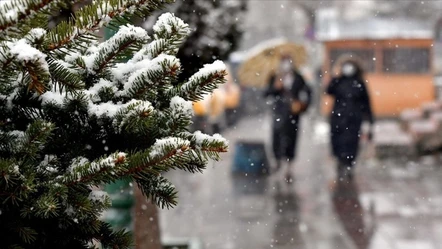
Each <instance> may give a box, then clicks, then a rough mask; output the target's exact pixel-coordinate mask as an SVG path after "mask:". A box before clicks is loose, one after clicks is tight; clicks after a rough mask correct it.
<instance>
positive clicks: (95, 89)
mask: <svg viewBox="0 0 442 249" xmlns="http://www.w3.org/2000/svg"><path fill="white" fill-rule="evenodd" d="M103 88H110V89H112V91H113V92H116V91H117V90H118V89H117V87H116V86H115V85H114V83H113V82H111V81H108V80H106V79H100V81H99V82H98V83H96V84H95V85H93V86H92V87H91V88H89V89H88V90H87V91H86V93H87V94H89V96H90V98H91V100H92V101H93V102H98V101H100V97H99V96H98V93H99V92H100V91H101V90H102V89H103Z"/></svg>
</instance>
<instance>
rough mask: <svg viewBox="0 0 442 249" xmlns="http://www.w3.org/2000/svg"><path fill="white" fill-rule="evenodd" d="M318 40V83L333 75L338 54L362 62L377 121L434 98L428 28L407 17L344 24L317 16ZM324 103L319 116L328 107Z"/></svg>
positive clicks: (329, 16)
mask: <svg viewBox="0 0 442 249" xmlns="http://www.w3.org/2000/svg"><path fill="white" fill-rule="evenodd" d="M318 19H319V20H318V27H317V28H318V32H317V38H318V39H319V40H320V41H322V42H323V44H324V48H325V49H324V53H325V55H324V62H323V70H322V73H323V77H322V79H323V80H322V84H323V86H324V85H326V84H327V83H328V82H329V81H330V79H331V78H332V77H333V75H335V74H336V73H337V72H335V66H336V65H335V63H336V61H337V60H338V58H339V57H340V56H342V55H349V56H352V57H355V58H356V59H358V60H360V61H361V62H362V65H363V66H364V70H365V77H366V80H367V81H368V84H367V86H368V88H369V91H370V93H371V101H372V105H373V108H374V112H375V114H376V115H377V116H382V117H395V116H397V115H398V114H400V113H401V111H402V110H404V109H407V108H417V107H419V106H421V105H422V104H423V103H426V102H431V101H434V99H435V98H436V93H435V92H436V91H435V84H434V70H433V69H434V68H433V65H434V62H433V61H434V60H433V58H434V50H433V46H434V40H433V28H432V25H431V23H428V22H424V21H420V20H413V19H410V18H407V19H402V18H396V19H395V18H365V19H361V20H352V21H344V20H341V19H339V18H337V17H336V16H335V15H334V13H333V12H330V11H328V12H323V13H322V15H321V12H319V18H318ZM330 101H331V100H330V99H329V98H328V97H327V96H323V98H322V101H321V102H322V111H323V113H327V112H328V111H329V110H330V107H331V103H330Z"/></svg>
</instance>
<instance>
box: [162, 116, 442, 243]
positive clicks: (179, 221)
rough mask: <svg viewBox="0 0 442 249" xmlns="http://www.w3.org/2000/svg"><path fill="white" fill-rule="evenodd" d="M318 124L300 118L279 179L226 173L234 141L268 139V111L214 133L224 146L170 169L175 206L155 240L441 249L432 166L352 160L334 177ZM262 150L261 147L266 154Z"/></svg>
mask: <svg viewBox="0 0 442 249" xmlns="http://www.w3.org/2000/svg"><path fill="white" fill-rule="evenodd" d="M324 127H326V124H325V123H323V122H321V121H319V120H316V119H314V118H311V117H308V116H306V117H304V120H303V124H302V127H301V129H302V131H301V132H300V133H301V136H300V141H299V144H298V159H297V161H296V164H295V167H294V170H293V174H294V176H295V181H294V183H293V184H291V185H287V184H286V183H284V182H283V181H282V176H280V175H277V174H276V175H272V176H271V177H265V178H255V177H252V176H247V175H244V176H233V175H232V174H231V165H232V162H233V158H232V157H233V149H234V144H235V142H236V141H239V140H247V141H265V142H266V144H269V143H270V120H269V116H267V115H265V114H262V115H261V116H255V117H250V118H245V119H243V121H241V122H240V123H239V124H238V125H237V127H235V128H232V129H231V130H229V131H226V132H224V134H223V135H224V136H225V137H226V138H228V139H229V140H230V144H231V151H230V152H229V153H228V154H226V155H224V156H223V160H222V161H221V162H218V163H213V164H211V165H209V167H208V169H207V170H206V171H205V172H204V174H197V175H192V174H187V173H183V172H178V171H176V172H170V173H169V174H168V175H167V177H168V178H169V179H171V181H172V182H173V183H174V184H175V185H176V186H177V188H178V190H179V198H180V199H179V204H178V206H177V207H176V208H175V209H173V210H163V211H161V215H160V216H161V225H162V233H163V236H165V237H192V238H195V237H197V238H199V239H200V240H201V241H202V244H203V248H206V249H255V248H300V249H304V248H306V249H307V248H308V249H310V248H311V249H316V248H317V249H329V248H330V249H331V248H343V249H347V248H348V249H352V248H358V249H359V248H373V249H375V248H382V249H390V248H391V249H396V248H400V249H407V248H414V249H437V248H442V237H441V236H440V235H441V234H442V182H441V179H442V169H441V168H439V167H438V166H436V164H438V163H437V162H436V161H435V160H433V159H432V158H424V159H421V160H420V161H419V162H415V163H412V162H407V163H399V162H398V161H382V162H379V161H375V160H367V161H364V162H361V163H360V164H359V165H358V168H357V170H356V178H355V182H354V184H341V183H339V182H336V181H335V180H334V179H335V176H334V171H335V170H334V162H333V160H332V158H331V157H330V156H329V154H330V153H329V149H328V139H327V134H326V129H325V128H324ZM269 151H270V150H269Z"/></svg>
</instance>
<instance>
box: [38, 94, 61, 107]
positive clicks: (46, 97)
mask: <svg viewBox="0 0 442 249" xmlns="http://www.w3.org/2000/svg"><path fill="white" fill-rule="evenodd" d="M65 98H66V93H64V92H62V93H60V92H58V91H47V92H45V93H43V94H42V95H40V100H41V101H42V104H43V105H45V104H49V103H53V104H56V105H62V104H63V100H64V99H65Z"/></svg>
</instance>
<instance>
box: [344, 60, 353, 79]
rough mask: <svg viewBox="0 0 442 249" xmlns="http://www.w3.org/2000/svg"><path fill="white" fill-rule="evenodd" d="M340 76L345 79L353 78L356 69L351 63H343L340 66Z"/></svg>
mask: <svg viewBox="0 0 442 249" xmlns="http://www.w3.org/2000/svg"><path fill="white" fill-rule="evenodd" d="M342 74H343V75H344V76H347V77H350V76H353V75H355V74H356V67H355V66H354V65H353V64H351V63H345V64H344V65H343V66H342Z"/></svg>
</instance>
